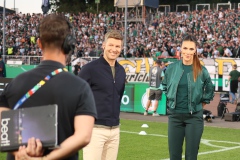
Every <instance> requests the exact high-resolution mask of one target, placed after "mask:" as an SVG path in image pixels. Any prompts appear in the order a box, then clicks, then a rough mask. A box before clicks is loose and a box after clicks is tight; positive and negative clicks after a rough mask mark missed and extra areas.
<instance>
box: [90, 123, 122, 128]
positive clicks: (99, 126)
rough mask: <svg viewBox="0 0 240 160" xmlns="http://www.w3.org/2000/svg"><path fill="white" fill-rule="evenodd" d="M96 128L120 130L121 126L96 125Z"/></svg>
mask: <svg viewBox="0 0 240 160" xmlns="http://www.w3.org/2000/svg"><path fill="white" fill-rule="evenodd" d="M94 128H106V129H115V128H119V125H117V126H104V125H100V124H94Z"/></svg>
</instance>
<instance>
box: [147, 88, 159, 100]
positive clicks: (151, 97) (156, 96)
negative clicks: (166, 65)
mask: <svg viewBox="0 0 240 160" xmlns="http://www.w3.org/2000/svg"><path fill="white" fill-rule="evenodd" d="M148 99H149V100H161V99H162V90H160V89H158V90H153V89H150V91H149V97H148Z"/></svg>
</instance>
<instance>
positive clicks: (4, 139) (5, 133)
mask: <svg viewBox="0 0 240 160" xmlns="http://www.w3.org/2000/svg"><path fill="white" fill-rule="evenodd" d="M8 121H10V118H5V119H2V122H1V126H2V128H1V132H2V134H1V146H9V145H10V140H9V139H8Z"/></svg>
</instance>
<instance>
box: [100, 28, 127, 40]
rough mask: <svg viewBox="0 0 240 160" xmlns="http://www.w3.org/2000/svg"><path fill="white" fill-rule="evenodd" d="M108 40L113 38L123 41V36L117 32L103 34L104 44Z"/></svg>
mask: <svg viewBox="0 0 240 160" xmlns="http://www.w3.org/2000/svg"><path fill="white" fill-rule="evenodd" d="M109 38H114V39H118V40H121V41H122V40H123V36H122V34H121V32H120V31H118V30H110V31H108V32H107V33H106V34H105V37H104V41H105V42H106V41H107V40H108V39H109Z"/></svg>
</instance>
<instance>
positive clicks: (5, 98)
mask: <svg viewBox="0 0 240 160" xmlns="http://www.w3.org/2000/svg"><path fill="white" fill-rule="evenodd" d="M63 67H64V66H63V65H62V64H61V63H58V62H55V61H43V62H41V64H40V65H39V66H37V68H35V69H32V70H30V71H28V72H25V73H23V74H20V75H19V76H17V77H16V78H15V79H13V80H12V81H11V82H10V83H9V84H8V85H7V86H6V88H5V90H4V91H3V93H2V95H1V96H0V106H4V107H8V108H10V109H12V108H13V107H14V105H15V104H16V103H17V101H18V100H19V99H20V98H22V96H23V95H24V94H25V93H27V92H28V91H29V90H30V89H32V88H33V86H35V85H36V84H37V83H38V82H39V81H40V80H43V79H44V77H46V76H47V75H50V73H51V72H52V71H54V70H56V69H58V68H63ZM47 104H57V105H58V143H59V144H61V143H62V142H63V141H64V140H65V139H67V138H68V137H70V136H71V135H73V133H74V117H75V116H76V115H91V116H93V117H95V118H96V116H97V114H96V107H95V101H94V98H93V94H92V92H91V89H90V87H89V85H88V84H87V83H86V82H85V81H84V80H82V79H81V78H80V77H78V76H75V75H73V74H71V73H68V72H62V73H59V74H58V75H56V76H54V77H52V78H51V79H50V80H49V81H47V82H46V84H45V85H44V86H42V87H41V88H40V89H39V90H37V91H36V92H35V93H34V94H33V95H32V96H31V97H30V98H29V99H27V100H26V101H25V102H24V103H23V104H22V106H20V107H21V108H25V107H34V106H41V105H47ZM36 138H37V137H36ZM49 152H50V150H46V153H45V155H46V154H47V153H49ZM8 157H9V158H8V160H14V157H13V156H8ZM65 160H78V153H76V154H75V155H73V156H71V157H69V158H66V159H65Z"/></svg>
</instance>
